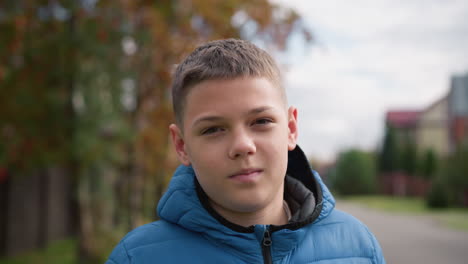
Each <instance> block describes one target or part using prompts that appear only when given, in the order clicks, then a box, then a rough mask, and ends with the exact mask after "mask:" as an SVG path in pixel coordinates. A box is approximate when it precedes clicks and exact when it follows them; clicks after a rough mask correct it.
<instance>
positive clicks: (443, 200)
mask: <svg viewBox="0 0 468 264" xmlns="http://www.w3.org/2000/svg"><path fill="white" fill-rule="evenodd" d="M449 197H450V193H449V188H448V187H447V186H446V184H444V183H443V182H442V181H441V180H438V181H435V182H434V183H433V184H432V186H431V189H430V191H429V193H428V194H427V198H426V202H427V206H429V207H430V208H447V207H449V206H450V198H449Z"/></svg>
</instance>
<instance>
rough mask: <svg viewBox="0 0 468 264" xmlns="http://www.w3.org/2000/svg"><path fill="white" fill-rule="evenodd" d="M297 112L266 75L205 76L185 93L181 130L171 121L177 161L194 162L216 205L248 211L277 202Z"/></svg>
mask: <svg viewBox="0 0 468 264" xmlns="http://www.w3.org/2000/svg"><path fill="white" fill-rule="evenodd" d="M296 117H297V110H296V109H295V108H293V107H290V108H289V109H286V106H285V103H284V99H283V97H282V93H281V92H280V90H279V88H277V87H275V86H273V85H272V83H271V82H270V81H268V80H267V79H265V78H237V79H234V80H209V81H204V82H202V83H199V84H197V85H195V86H194V87H192V89H191V91H190V92H189V93H188V95H187V97H186V107H185V113H184V118H183V127H184V131H183V132H182V131H181V130H180V129H179V128H178V127H177V126H176V125H174V124H173V125H171V126H170V131H171V136H172V139H173V142H174V145H175V148H176V151H177V154H178V157H179V160H180V161H181V162H182V163H183V164H184V165H190V164H191V165H192V166H193V168H194V170H195V173H196V175H197V179H198V181H199V183H200V185H201V186H202V188H203V190H204V191H205V192H206V194H207V195H208V197H209V198H210V199H211V202H212V204H213V206H214V208H215V209H220V210H221V211H226V210H227V211H229V212H230V213H234V214H236V213H238V214H243V213H253V212H255V211H258V210H261V209H264V208H268V206H269V205H270V204H271V203H273V201H278V200H281V201H282V198H283V182H284V177H285V174H286V168H287V160H288V150H292V149H294V148H295V146H296V138H297V121H296ZM218 212H219V210H218Z"/></svg>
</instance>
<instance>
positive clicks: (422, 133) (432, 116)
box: [415, 96, 450, 157]
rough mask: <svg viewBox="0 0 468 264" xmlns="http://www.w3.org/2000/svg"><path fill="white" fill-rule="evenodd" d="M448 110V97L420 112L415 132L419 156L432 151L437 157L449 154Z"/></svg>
mask: <svg viewBox="0 0 468 264" xmlns="http://www.w3.org/2000/svg"><path fill="white" fill-rule="evenodd" d="M448 109H449V104H448V96H444V97H442V98H440V99H439V100H437V101H435V102H434V103H432V104H431V105H430V106H429V107H427V108H426V109H424V110H423V111H421V114H420V115H419V118H418V120H417V124H416V131H415V144H416V148H417V151H418V153H419V154H424V153H426V152H427V151H433V152H434V153H435V154H436V155H437V156H438V157H445V156H447V155H448V154H449V150H450V147H449V144H450V142H449V137H450V135H449V134H450V126H449V116H448Z"/></svg>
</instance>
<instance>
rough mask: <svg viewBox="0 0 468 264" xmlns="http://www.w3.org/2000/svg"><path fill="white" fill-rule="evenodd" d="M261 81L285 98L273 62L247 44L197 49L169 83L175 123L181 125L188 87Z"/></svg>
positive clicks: (234, 41) (228, 41)
mask: <svg viewBox="0 0 468 264" xmlns="http://www.w3.org/2000/svg"><path fill="white" fill-rule="evenodd" d="M238 77H264V78H267V79H268V80H270V81H271V83H272V84H273V85H274V86H277V87H278V88H279V89H280V90H281V93H282V95H283V97H285V92H284V89H283V87H282V85H281V74H280V70H279V68H278V65H277V64H276V62H275V60H274V59H273V58H272V57H271V56H270V54H268V53H267V52H266V51H264V50H263V49H260V48H259V47H257V46H256V45H254V44H252V43H251V42H249V41H246V40H239V39H223V40H216V41H211V42H208V43H206V44H203V45H201V46H199V47H198V48H196V49H195V50H194V51H193V52H192V53H190V54H189V55H188V56H187V57H186V58H185V59H184V60H183V61H182V62H181V63H180V64H179V65H178V66H177V68H176V70H175V72H174V76H173V83H172V87H171V89H172V104H173V109H174V114H175V117H176V122H177V124H178V125H179V126H182V124H183V116H184V110H185V104H186V102H185V99H186V97H187V94H188V92H189V91H190V89H191V87H193V86H195V85H197V84H199V83H201V82H203V81H207V80H232V79H235V78H238Z"/></svg>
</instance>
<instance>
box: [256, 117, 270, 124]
mask: <svg viewBox="0 0 468 264" xmlns="http://www.w3.org/2000/svg"><path fill="white" fill-rule="evenodd" d="M270 123H273V120H271V119H269V118H259V119H257V120H255V122H254V125H268V124H270Z"/></svg>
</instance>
